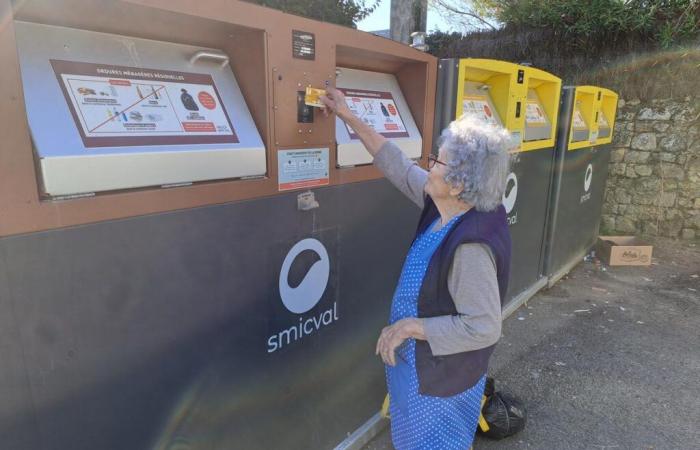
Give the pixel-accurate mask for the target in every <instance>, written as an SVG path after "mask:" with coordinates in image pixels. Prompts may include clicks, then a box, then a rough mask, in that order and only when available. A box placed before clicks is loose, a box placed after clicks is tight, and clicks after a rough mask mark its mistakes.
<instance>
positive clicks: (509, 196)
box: [502, 172, 518, 225]
mask: <svg viewBox="0 0 700 450" xmlns="http://www.w3.org/2000/svg"><path fill="white" fill-rule="evenodd" d="M517 198H518V177H516V176H515V173H513V172H511V173H510V174H508V178H507V179H506V190H505V191H504V192H503V199H502V200H503V206H504V207H505V208H506V214H510V212H511V211H512V210H513V208H514V207H515V200H516V199H517ZM517 221H518V213H517V212H516V213H515V214H513V215H512V216H509V217H508V225H513V224H515V223H516V222H517Z"/></svg>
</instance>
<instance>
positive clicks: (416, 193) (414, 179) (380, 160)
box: [374, 141, 428, 208]
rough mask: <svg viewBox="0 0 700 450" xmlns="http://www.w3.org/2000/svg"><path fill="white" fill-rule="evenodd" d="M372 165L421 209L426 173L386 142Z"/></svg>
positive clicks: (426, 178) (398, 149) (389, 142)
mask: <svg viewBox="0 0 700 450" xmlns="http://www.w3.org/2000/svg"><path fill="white" fill-rule="evenodd" d="M374 165H375V166H376V167H377V168H378V169H379V170H381V171H382V173H383V174H384V176H385V177H387V179H388V180H389V181H390V182H391V184H393V185H394V186H396V188H397V189H398V190H400V191H401V192H403V194H404V195H405V196H406V197H408V198H409V200H411V201H412V202H413V203H415V204H416V205H418V207H419V208H423V195H424V194H423V188H424V187H425V183H426V182H427V181H428V172H426V171H425V170H424V169H422V168H421V167H419V166H418V164H416V163H415V162H414V161H411V160H410V159H409V158H408V157H407V156H406V155H405V154H404V152H402V151H401V149H400V148H399V147H398V146H397V145H396V144H394V143H393V142H391V141H387V142H386V143H385V144H384V145H382V147H381V148H380V149H379V151H378V152H377V154H376V156H375V157H374Z"/></svg>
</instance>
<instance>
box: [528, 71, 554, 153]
mask: <svg viewBox="0 0 700 450" xmlns="http://www.w3.org/2000/svg"><path fill="white" fill-rule="evenodd" d="M521 68H522V69H523V70H524V71H525V82H524V94H525V95H524V99H525V102H524V107H525V111H524V113H523V114H522V117H523V119H524V124H523V132H524V133H523V143H522V146H521V151H523V152H526V151H531V150H538V149H544V148H551V147H554V140H555V137H556V133H557V120H558V117H559V98H560V96H561V79H560V78H559V77H557V76H555V75H552V74H551V73H549V72H545V71H544V70H540V69H536V68H534V67H526V66H521ZM542 110H543V111H544V114H542Z"/></svg>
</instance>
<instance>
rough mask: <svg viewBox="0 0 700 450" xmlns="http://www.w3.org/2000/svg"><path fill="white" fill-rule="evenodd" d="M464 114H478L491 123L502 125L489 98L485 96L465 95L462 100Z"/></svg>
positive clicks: (480, 117) (477, 115)
mask: <svg viewBox="0 0 700 450" xmlns="http://www.w3.org/2000/svg"><path fill="white" fill-rule="evenodd" d="M462 114H467V115H470V116H476V117H478V118H479V119H481V120H482V121H484V122H486V123H488V124H491V125H500V124H499V122H498V119H496V116H495V114H494V112H493V110H492V108H491V106H490V105H489V102H488V100H486V98H484V97H476V96H473V97H464V99H463V100H462Z"/></svg>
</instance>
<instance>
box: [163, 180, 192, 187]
mask: <svg viewBox="0 0 700 450" xmlns="http://www.w3.org/2000/svg"><path fill="white" fill-rule="evenodd" d="M183 186H192V182H191V181H188V182H186V183H171V184H162V185H161V186H160V187H161V188H162V189H170V188H176V187H183Z"/></svg>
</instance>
